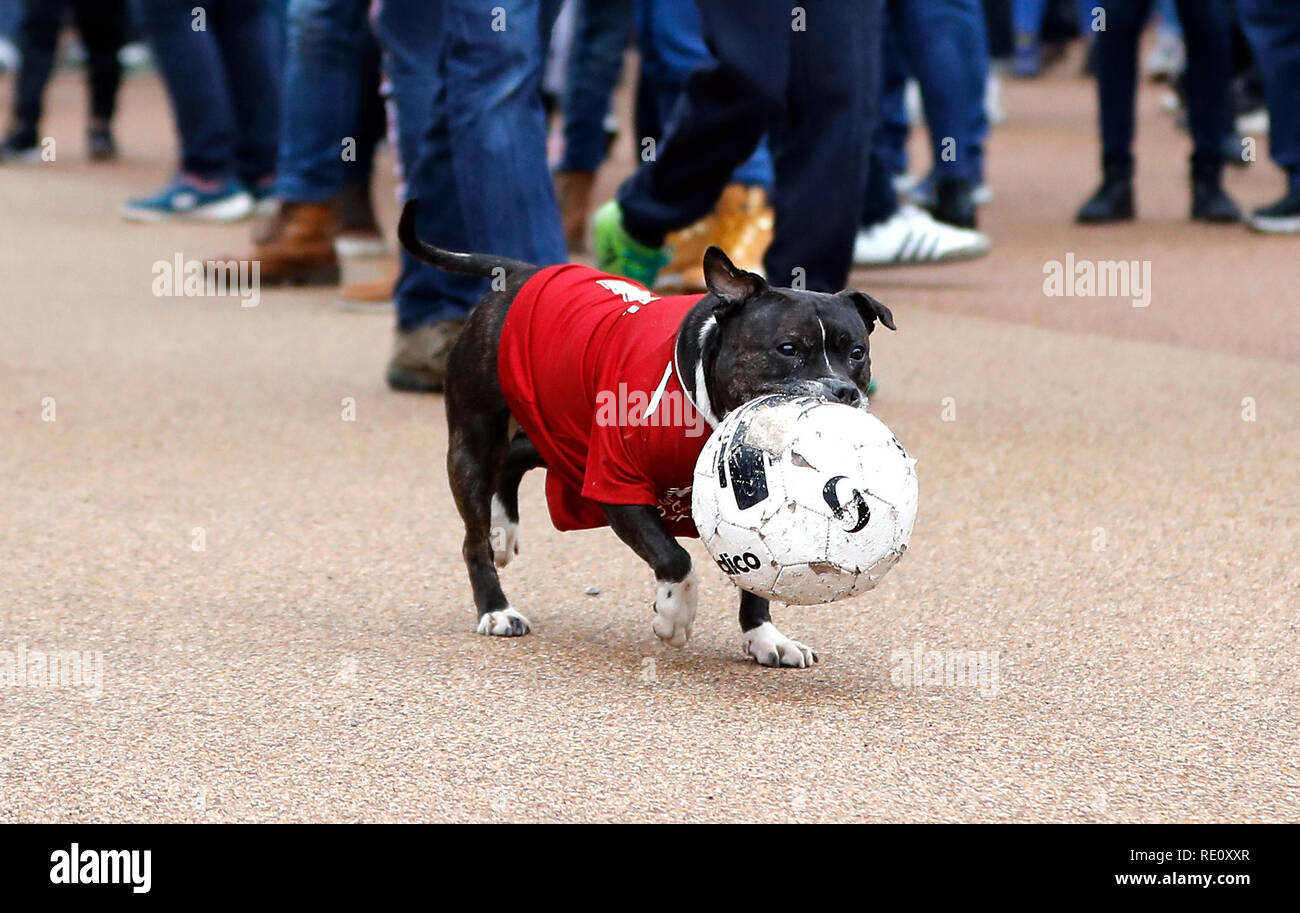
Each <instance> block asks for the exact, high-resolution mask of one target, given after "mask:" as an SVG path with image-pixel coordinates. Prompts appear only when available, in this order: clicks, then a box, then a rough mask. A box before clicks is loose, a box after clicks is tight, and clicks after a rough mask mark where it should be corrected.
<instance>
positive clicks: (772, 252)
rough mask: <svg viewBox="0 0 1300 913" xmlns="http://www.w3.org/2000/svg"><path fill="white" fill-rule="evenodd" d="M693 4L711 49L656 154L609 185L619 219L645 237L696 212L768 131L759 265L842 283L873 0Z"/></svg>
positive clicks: (867, 111) (773, 273)
mask: <svg viewBox="0 0 1300 913" xmlns="http://www.w3.org/2000/svg"><path fill="white" fill-rule="evenodd" d="M699 8H700V18H701V20H702V24H703V33H704V40H705V43H706V44H708V46H709V50H710V51H712V53H713V57H714V61H715V62H713V63H712V64H710V65H707V66H703V67H700V68H699V69H697V70H695V71H694V72H693V73H692V74H691V76H690V78H689V79H688V80H687V83H686V91H685V93H684V94H683V96H682V99H681V101H679V103H678V107H677V110H676V111H675V113H674V123H673V125H672V126H671V127H670V129H669V131H668V134H667V136H666V137H665V138H664V140H663V142H661V143H660V144H659V146H658V149H657V150H656V151H657V157H656V158H657V160H655V161H650V162H646V163H644V164H642V166H641V167H640V168H639V169H638V170H637V172H636V173H635V174H634V175H632V177H630V178H629V179H628V180H627V181H625V182H624V184H623V186H622V187H621V188H620V189H619V193H618V199H619V203H620V206H621V208H622V211H623V220H624V226H625V227H626V229H627V230H628V232H629V233H630V234H631V235H632V236H633V237H635V238H637V239H639V240H641V241H642V242H644V243H650V244H656V243H660V242H661V241H662V239H663V237H664V235H666V234H667V233H668V232H670V231H674V230H676V229H679V228H685V227H686V226H687V225H690V224H691V223H692V222H694V221H696V220H697V219H699V218H701V217H702V216H704V215H705V214H706V213H708V212H709V211H710V210H712V209H713V207H714V205H715V204H716V203H717V201H718V196H719V195H720V194H721V193H722V190H723V188H724V187H725V186H726V184H727V182H728V181H730V180H731V175H732V172H733V171H735V169H736V166H737V165H739V164H740V163H741V162H743V161H745V159H747V158H749V156H750V155H752V154H753V152H754V150H755V148H756V147H757V146H758V142H759V140H760V139H761V138H762V136H763V134H764V133H767V134H768V135H769V141H770V143H771V149H772V156H773V164H774V166H775V167H774V171H775V181H774V186H773V191H772V204H773V208H774V210H775V211H776V230H775V235H774V237H773V239H772V245H771V246H770V247H769V248H768V251H767V257H766V260H765V266H766V269H767V274H768V277H769V278H770V279H771V280H772V282H773V283H774V284H777V285H800V284H803V285H805V287H806V288H808V289H812V290H814V291H836V290H839V289H841V288H843V287H844V285H845V283H846V282H847V281H848V273H849V266H850V261H851V259H852V254H853V238H854V235H855V233H856V231H857V227H858V221H859V216H860V215H861V202H862V191H863V187H864V185H865V181H866V163H867V157H866V155H864V153H863V151H864V149H866V147H867V143H868V142H869V141H870V138H871V129H872V124H873V121H874V119H875V111H876V94H877V93H876V84H875V83H876V80H877V78H878V71H879V58H880V22H881V5H880V0H808V2H805V3H804V4H802V6H795V7H792V6H791V4H790V3H788V2H784V0H750V2H749V3H746V4H744V5H743V11H742V10H741V5H739V4H730V3H717V2H709V0H702V2H700V4H699ZM800 12H802V14H803V18H802V22H800V21H799V19H798V14H799V13H800ZM799 25H802V26H803V30H798V29H797V26H799Z"/></svg>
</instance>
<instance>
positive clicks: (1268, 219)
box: [1247, 187, 1300, 234]
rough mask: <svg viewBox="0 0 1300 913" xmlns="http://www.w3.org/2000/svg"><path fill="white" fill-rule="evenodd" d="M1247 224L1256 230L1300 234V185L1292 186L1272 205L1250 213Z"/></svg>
mask: <svg viewBox="0 0 1300 913" xmlns="http://www.w3.org/2000/svg"><path fill="white" fill-rule="evenodd" d="M1247 224H1249V225H1250V227H1251V228H1253V229H1255V231H1267V232H1271V233H1274V234H1300V187H1292V188H1291V190H1290V191H1289V192H1288V193H1287V195H1286V196H1284V197H1283V198H1282V199H1280V200H1278V201H1277V202H1276V203H1274V204H1273V205H1272V206H1264V207H1262V208H1260V209H1256V210H1255V211H1254V212H1252V213H1251V214H1250V219H1249V221H1248V223H1247Z"/></svg>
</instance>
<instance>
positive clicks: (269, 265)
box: [228, 202, 339, 285]
mask: <svg viewBox="0 0 1300 913" xmlns="http://www.w3.org/2000/svg"><path fill="white" fill-rule="evenodd" d="M337 209H338V207H337V206H336V204H334V203H289V202H282V203H281V204H280V211H279V212H278V213H276V214H275V215H274V216H272V217H271V218H270V219H269V220H268V221H267V222H265V223H264V224H262V225H259V226H258V227H257V229H256V230H255V231H254V233H253V250H252V252H251V253H249V254H245V255H244V256H241V257H230V258H228V259H231V260H258V261H260V262H261V264H262V265H261V267H260V269H261V281H262V283H263V284H265V285H337V284H338V281H339V259H338V256H337V255H336V254H335V253H334V235H335V233H336V231H337V222H338V214H337Z"/></svg>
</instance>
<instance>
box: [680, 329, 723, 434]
mask: <svg viewBox="0 0 1300 913" xmlns="http://www.w3.org/2000/svg"><path fill="white" fill-rule="evenodd" d="M686 322H687V323H689V322H690V320H689V318H688V319H687V321H686ZM716 325H717V321H716V320H715V319H714V317H713V315H712V314H710V315H709V316H708V318H706V319H705V320H704V322H703V323H702V324H701V325H700V331H699V333H698V334H697V335H696V337H695V340H694V342H695V351H694V352H691V351H690V349H689V342H688V337H689V335H690V334H689V332H688V330H689V328H688V327H687V326H685V325H683V327H682V329H681V330H679V331H678V333H677V342H676V343H675V344H674V345H673V364H672V368H673V370H674V371H675V372H676V374H677V383H679V384H681V387H682V392H683V393H685V394H686V398H687V399H689V400H690V401H691V405H692V406H694V407H695V411H696V412H698V413H700V415H702V416H704V420H705V421H706V422H708V423H709V427H710V428H717V427H718V417H717V416H716V415H714V413H713V403H712V402H711V401H710V400H709V386H708V382H707V381H706V379H705V376H704V357H703V355H704V340H705V339H707V338H708V336H709V333H711V332H712V331H713V328H714V327H715V326H716ZM684 343H685V345H683V344H684ZM683 364H685V365H686V366H687V367H686V371H685V372H683V370H682V365H683ZM692 368H693V369H694V370H692ZM685 374H691V375H692V377H691V380H692V381H693V382H692V383H687V382H686V376H685Z"/></svg>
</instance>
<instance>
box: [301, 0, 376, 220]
mask: <svg viewBox="0 0 1300 913" xmlns="http://www.w3.org/2000/svg"><path fill="white" fill-rule="evenodd" d="M369 7H370V4H369V0H290V3H289V25H288V53H287V55H286V58H285V67H284V96H283V102H282V104H283V108H284V125H283V127H282V129H281V130H280V148H279V166H278V168H277V171H276V183H275V194H276V196H277V197H279V198H280V199H282V200H290V201H292V202H295V203H321V202H324V201H325V200H328V199H329V198H330V197H332V196H334V195H335V194H336V193H338V191H339V188H340V187H342V186H343V182H344V180H345V179H347V178H348V177H351V176H356V177H358V178H360V179H368V178H369V175H370V169H371V164H372V162H373V158H374V138H373V137H367V136H363V135H361V132H362V131H361V130H360V128H359V124H360V121H361V106H362V101H361V99H362V92H363V87H364V86H366V85H367V84H368V81H367V80H366V78H365V72H364V71H365V67H367V66H372V67H373V66H374V65H375V63H376V61H375V59H374V57H375V55H377V54H378V53H379V49H378V45H377V44H376V42H375V38H374V34H373V33H372V32H371V31H370V23H369V21H368V19H367V11H368V10H369ZM345 138H346V139H349V140H351V141H352V144H353V149H354V151H355V153H356V154H355V158H350V159H349V160H345V159H344V157H343V153H344V151H345V150H344V146H343V143H344V140H345Z"/></svg>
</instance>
